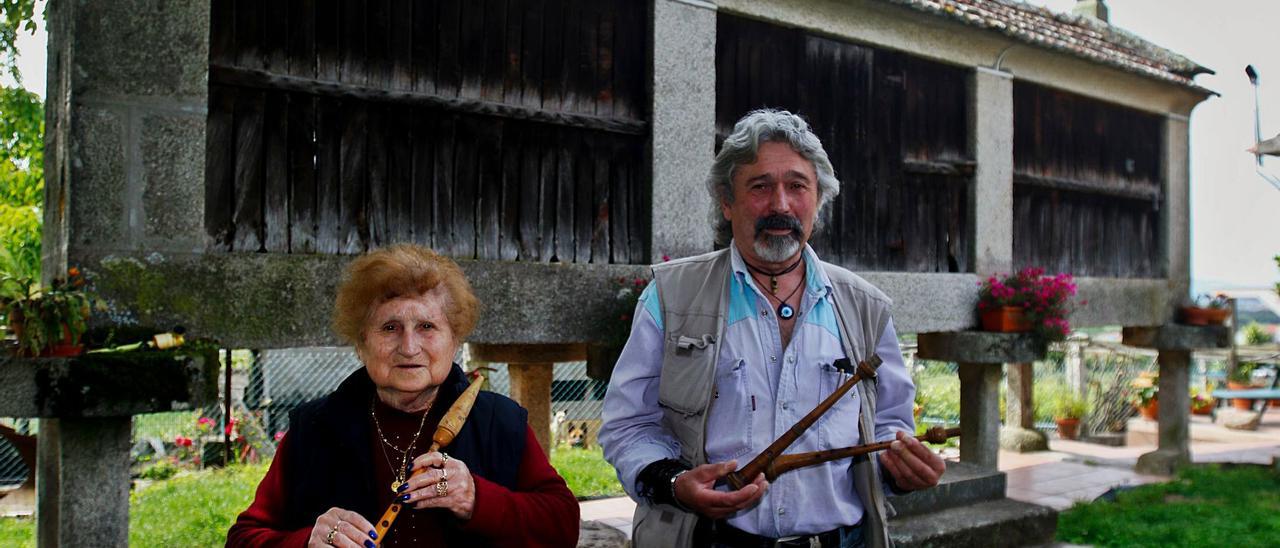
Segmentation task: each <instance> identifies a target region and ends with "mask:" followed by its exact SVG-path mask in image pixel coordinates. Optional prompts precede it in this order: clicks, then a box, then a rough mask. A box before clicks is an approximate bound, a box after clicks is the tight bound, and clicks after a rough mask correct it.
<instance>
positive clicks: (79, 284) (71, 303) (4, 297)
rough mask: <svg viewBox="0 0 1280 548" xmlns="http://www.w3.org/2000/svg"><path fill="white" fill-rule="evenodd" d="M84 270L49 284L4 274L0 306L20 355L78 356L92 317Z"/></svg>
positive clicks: (72, 269) (1, 278)
mask: <svg viewBox="0 0 1280 548" xmlns="http://www.w3.org/2000/svg"><path fill="white" fill-rule="evenodd" d="M84 285H85V280H84V277H83V276H82V275H81V273H80V270H79V269H77V268H75V267H72V268H70V269H68V270H67V277H65V278H62V277H59V278H55V279H54V280H53V283H51V284H49V287H41V286H40V284H39V282H37V281H36V280H34V279H32V278H29V277H25V276H9V275H6V276H3V277H0V307H3V310H4V314H5V318H6V319H7V322H8V327H9V331H10V333H12V334H13V336H14V337H15V338H16V339H17V341H18V346H17V353H18V355H20V356H75V355H78V354H80V351H81V350H83V345H82V344H80V342H81V341H80V338H81V336H82V335H84V332H85V329H86V327H87V326H86V323H87V321H88V319H89V304H90V302H91V300H92V299H91V297H90V295H89V293H88V292H87V291H86V290H85V289H84Z"/></svg>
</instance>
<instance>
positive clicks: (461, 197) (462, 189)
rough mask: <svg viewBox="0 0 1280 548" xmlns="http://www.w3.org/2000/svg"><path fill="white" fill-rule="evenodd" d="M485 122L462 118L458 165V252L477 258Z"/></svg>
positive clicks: (455, 226)
mask: <svg viewBox="0 0 1280 548" xmlns="http://www.w3.org/2000/svg"><path fill="white" fill-rule="evenodd" d="M485 129H486V128H485V125H484V124H482V123H480V122H479V121H478V120H476V119H474V118H470V117H463V118H459V119H458V133H457V137H456V139H457V141H456V142H455V146H457V147H458V148H457V154H456V156H455V158H456V162H457V164H456V165H455V166H454V175H455V179H454V184H453V223H451V225H450V226H451V228H452V230H453V233H454V248H453V249H454V255H455V256H457V257H462V258H465V259H474V258H476V221H477V219H476V206H477V205H478V204H477V202H478V196H479V194H480V185H481V184H482V182H483V181H482V179H481V166H480V143H481V136H482V135H483V134H484V132H485Z"/></svg>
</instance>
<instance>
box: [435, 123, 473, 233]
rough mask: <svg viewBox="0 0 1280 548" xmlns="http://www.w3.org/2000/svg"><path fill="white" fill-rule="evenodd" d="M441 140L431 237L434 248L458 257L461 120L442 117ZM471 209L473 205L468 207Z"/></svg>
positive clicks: (436, 160) (438, 147) (436, 168)
mask: <svg viewBox="0 0 1280 548" xmlns="http://www.w3.org/2000/svg"><path fill="white" fill-rule="evenodd" d="M438 135H439V141H438V143H439V144H438V146H437V147H436V158H435V177H434V179H435V203H436V208H435V217H434V218H435V225H434V226H433V227H432V234H433V238H434V241H435V244H434V245H435V249H436V250H437V251H439V252H440V253H443V254H445V255H450V256H457V255H458V235H457V234H456V233H455V232H454V227H455V226H456V223H457V218H456V217H457V215H456V214H457V212H458V205H457V203H456V202H455V201H454V196H453V194H454V185H455V182H456V181H457V175H456V170H455V166H456V164H457V163H458V162H459V161H461V160H462V159H464V158H462V155H461V153H460V152H461V147H460V144H459V142H458V141H459V132H458V119H457V117H456V116H442V117H441V118H440V130H439V132H438ZM468 206H470V204H468Z"/></svg>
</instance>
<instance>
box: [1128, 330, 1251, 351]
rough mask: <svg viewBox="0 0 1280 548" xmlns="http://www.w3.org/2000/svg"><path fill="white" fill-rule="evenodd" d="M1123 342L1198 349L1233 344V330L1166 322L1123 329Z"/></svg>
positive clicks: (1160, 347) (1143, 345) (1140, 345)
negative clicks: (1164, 323)
mask: <svg viewBox="0 0 1280 548" xmlns="http://www.w3.org/2000/svg"><path fill="white" fill-rule="evenodd" d="M1120 337H1121V342H1123V343H1124V344H1126V345H1128V346H1136V347H1139V348H1154V349H1156V350H1186V351H1190V350H1196V349H1201V348H1226V347H1228V346H1231V331H1230V330H1229V329H1227V328H1226V327H1225V326H1221V325H1209V326H1195V325H1179V324H1166V325H1157V326H1132V327H1125V328H1124V329H1123V330H1122V331H1121V335H1120Z"/></svg>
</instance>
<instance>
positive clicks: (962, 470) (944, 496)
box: [889, 462, 1007, 516]
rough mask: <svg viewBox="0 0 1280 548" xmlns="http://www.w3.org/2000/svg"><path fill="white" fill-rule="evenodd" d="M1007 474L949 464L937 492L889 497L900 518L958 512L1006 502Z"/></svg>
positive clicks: (954, 463) (968, 465)
mask: <svg viewBox="0 0 1280 548" xmlns="http://www.w3.org/2000/svg"><path fill="white" fill-rule="evenodd" d="M1006 483H1007V482H1006V479H1005V474H1004V472H998V471H995V470H990V469H985V468H982V467H979V466H978V465H976V464H969V463H964V462H948V463H947V471H946V473H944V474H943V475H942V479H940V480H939V481H938V485H937V486H936V487H934V488H933V489H925V490H923V491H916V492H913V493H908V494H906V495H898V496H891V497H889V503H890V504H892V505H893V508H894V509H895V510H897V512H898V515H899V516H910V515H915V514H922V513H925V512H935V511H938V510H945V509H947V508H958V507H961V506H967V505H970V504H973V503H976V502H984V501H991V500H999V499H1002V498H1004V495H1005V487H1006Z"/></svg>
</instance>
